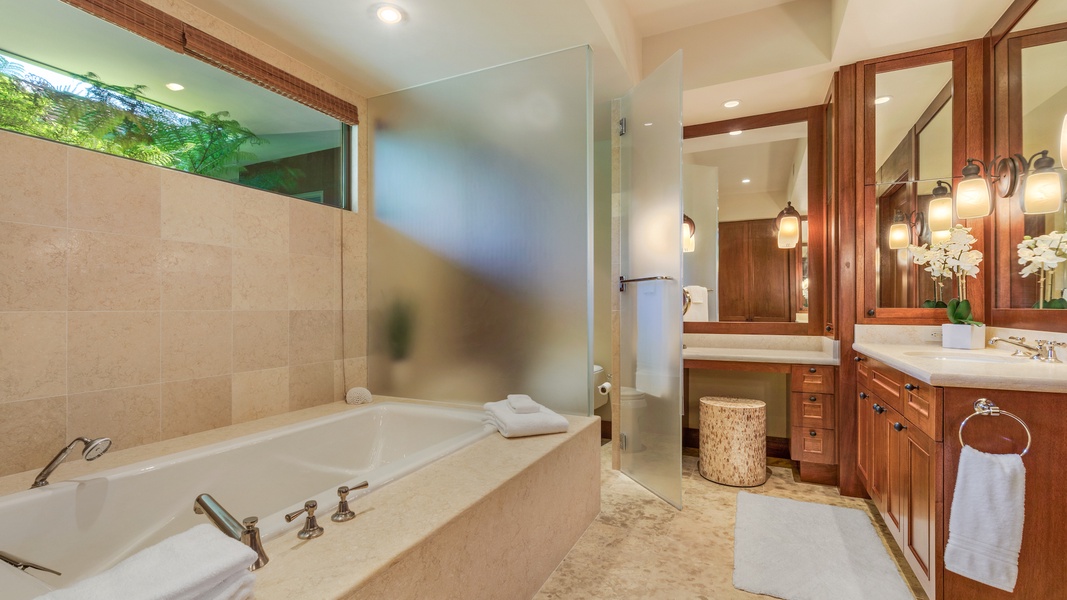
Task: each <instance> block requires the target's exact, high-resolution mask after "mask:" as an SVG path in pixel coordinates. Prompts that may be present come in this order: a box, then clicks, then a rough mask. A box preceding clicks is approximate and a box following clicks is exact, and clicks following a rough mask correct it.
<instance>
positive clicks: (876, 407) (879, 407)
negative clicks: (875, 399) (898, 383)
mask: <svg viewBox="0 0 1067 600" xmlns="http://www.w3.org/2000/svg"><path fill="white" fill-rule="evenodd" d="M871 410H873V411H874V412H876V413H878V414H882V413H884V412H885V407H884V406H882V405H881V404H875V405H873V406H871Z"/></svg>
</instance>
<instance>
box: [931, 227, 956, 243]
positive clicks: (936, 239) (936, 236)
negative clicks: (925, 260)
mask: <svg viewBox="0 0 1067 600" xmlns="http://www.w3.org/2000/svg"><path fill="white" fill-rule="evenodd" d="M951 238H952V230H951V229H946V230H944V231H931V232H930V243H931V244H940V243H942V242H947V241H949V239H951Z"/></svg>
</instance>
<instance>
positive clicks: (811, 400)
mask: <svg viewBox="0 0 1067 600" xmlns="http://www.w3.org/2000/svg"><path fill="white" fill-rule="evenodd" d="M818 401H819V398H818V397H816V396H808V402H818Z"/></svg>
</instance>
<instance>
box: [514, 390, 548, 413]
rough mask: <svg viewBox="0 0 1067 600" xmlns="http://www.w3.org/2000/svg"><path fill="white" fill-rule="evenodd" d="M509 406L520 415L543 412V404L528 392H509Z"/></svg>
mask: <svg viewBox="0 0 1067 600" xmlns="http://www.w3.org/2000/svg"><path fill="white" fill-rule="evenodd" d="M508 408H510V409H511V412H515V413H519V414H520V415H528V414H530V413H535V412H541V405H540V404H538V403H536V402H534V399H533V398H531V397H529V396H527V395H526V394H508Z"/></svg>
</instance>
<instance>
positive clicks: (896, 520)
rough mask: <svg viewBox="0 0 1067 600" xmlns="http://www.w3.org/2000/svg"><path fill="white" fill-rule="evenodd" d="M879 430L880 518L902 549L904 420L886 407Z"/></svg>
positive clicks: (905, 428)
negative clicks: (881, 466) (881, 442)
mask: <svg viewBox="0 0 1067 600" xmlns="http://www.w3.org/2000/svg"><path fill="white" fill-rule="evenodd" d="M881 419H882V420H881V427H880V428H881V429H882V431H883V432H884V437H883V438H882V439H884V440H885V446H884V447H883V448H884V450H883V449H878V450H876V451H884V453H885V480H884V483H885V491H884V493H883V504H884V507H883V509H882V519H884V520H885V524H886V526H887V527H889V532H890V533H892V534H893V539H895V540H896V541H897V544H898V545H900V546H901V547H903V546H904V512H903V511H904V479H905V473H904V464H903V462H902V459H903V457H904V442H905V440H906V439H907V437H908V434H907V433H905V431H907V425H905V424H904V417H903V416H901V414H900V413H898V412H897V411H895V410H893V409H892V408H889V407H886V408H885V413H883V414H882V415H881Z"/></svg>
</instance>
